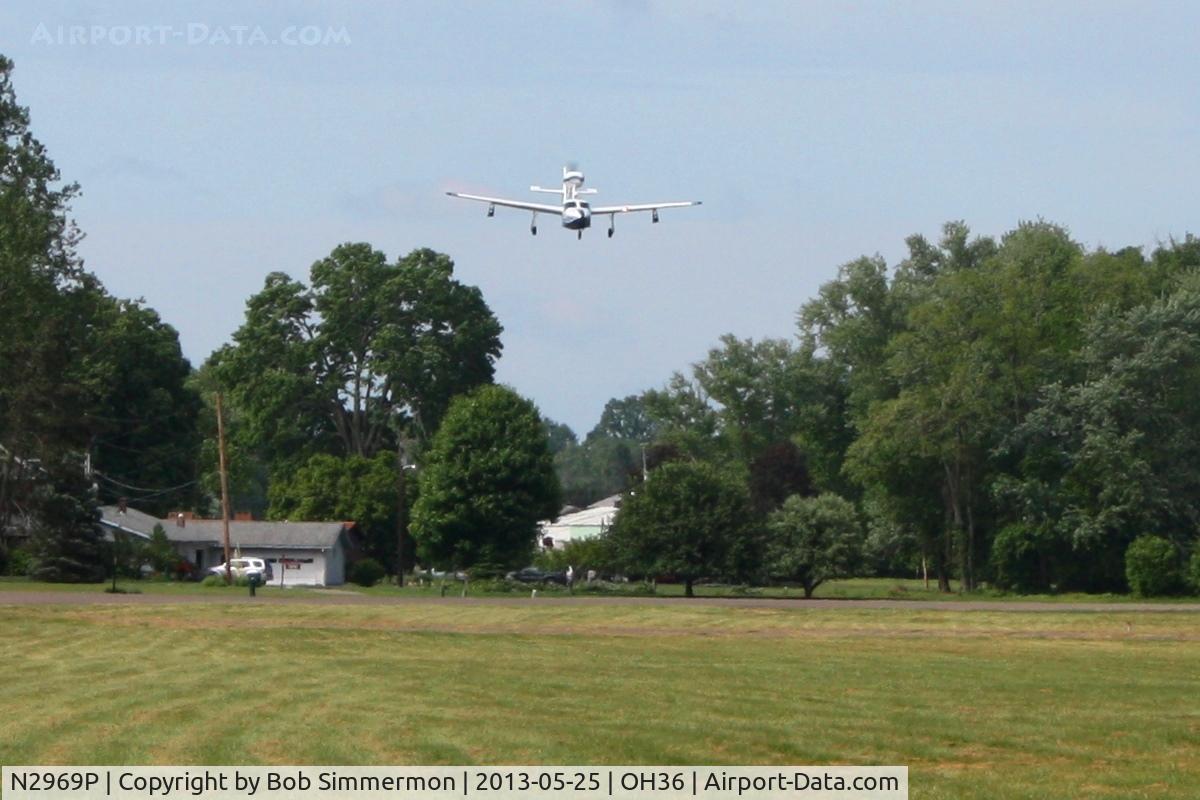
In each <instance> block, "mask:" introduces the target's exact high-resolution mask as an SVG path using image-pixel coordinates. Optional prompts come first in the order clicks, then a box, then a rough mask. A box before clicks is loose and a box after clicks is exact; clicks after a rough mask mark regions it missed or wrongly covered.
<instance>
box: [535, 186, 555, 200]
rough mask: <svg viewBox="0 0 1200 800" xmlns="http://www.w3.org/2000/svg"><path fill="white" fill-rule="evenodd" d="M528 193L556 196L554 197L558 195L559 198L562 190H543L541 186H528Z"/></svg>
mask: <svg viewBox="0 0 1200 800" xmlns="http://www.w3.org/2000/svg"><path fill="white" fill-rule="evenodd" d="M529 191H531V192H545V193H546V194H556V195H558V196H559V197H561V196H562V193H563V190H562V189H543V188H542V187H541V186H530V187H529Z"/></svg>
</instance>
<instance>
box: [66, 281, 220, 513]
mask: <svg viewBox="0 0 1200 800" xmlns="http://www.w3.org/2000/svg"><path fill="white" fill-rule="evenodd" d="M93 336H94V339H95V342H94V354H93V355H92V356H91V357H90V358H89V359H88V363H87V373H88V374H87V380H88V385H90V386H93V387H95V389H94V391H93V395H94V397H95V400H94V402H92V403H90V404H89V410H88V412H87V422H88V427H89V429H90V440H89V443H88V444H89V449H90V450H91V452H92V466H93V467H94V469H95V470H96V473H97V480H98V483H99V484H100V485H101V492H102V496H103V497H104V498H105V499H107V500H109V501H113V500H116V499H118V498H121V497H124V498H126V500H127V501H128V502H129V503H130V504H131V505H136V506H137V507H138V508H140V509H141V510H143V511H147V512H150V513H154V514H157V515H159V516H165V515H166V513H167V512H168V511H169V510H170V509H172V508H185V507H188V506H190V505H191V504H192V501H193V500H194V498H196V497H197V494H198V493H197V491H196V489H195V484H194V481H193V479H194V478H195V476H196V467H197V464H196V459H197V455H198V451H199V445H200V440H199V428H198V424H199V416H200V411H201V401H200V398H199V397H198V396H197V394H196V392H195V391H194V390H193V389H192V387H191V386H190V385H189V382H188V379H189V376H190V374H191V365H190V364H189V363H188V360H187V359H186V358H184V357H183V353H182V351H181V350H180V347H179V335H178V334H177V333H176V332H175V329H174V328H172V327H171V326H170V325H167V324H165V323H163V322H162V320H161V319H160V318H159V316H158V314H157V313H156V312H155V311H153V310H152V309H149V308H146V307H145V306H143V305H142V304H141V303H140V302H133V301H124V300H114V299H111V298H108V297H105V298H104V299H103V301H102V302H101V303H100V304H99V316H98V319H97V325H96V327H95V329H94V334H93Z"/></svg>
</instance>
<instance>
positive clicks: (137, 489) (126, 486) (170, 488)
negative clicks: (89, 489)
mask: <svg viewBox="0 0 1200 800" xmlns="http://www.w3.org/2000/svg"><path fill="white" fill-rule="evenodd" d="M92 474H93V475H94V476H96V477H98V478H103V479H104V480H106V481H108V482H109V483H112V484H115V485H116V486H120V487H121V488H122V489H130V490H132V491H135V492H153V493H155V494H166V493H167V492H174V491H177V490H179V489H186V488H187V487H189V486H194V485H195V484H197V483H199V482H200V481H198V480H191V481H188V482H187V483H181V484H179V485H178V486H168V487H167V488H166V489H159V488H158V487H151V486H134V485H133V484H130V483H123V482H121V481H119V480H117V479H116V478H110V477H109V476H107V475H105V474H104V473H103V472H93V473H92Z"/></svg>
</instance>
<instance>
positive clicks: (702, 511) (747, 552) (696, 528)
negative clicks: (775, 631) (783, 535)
mask: <svg viewBox="0 0 1200 800" xmlns="http://www.w3.org/2000/svg"><path fill="white" fill-rule="evenodd" d="M751 516H752V515H751V510H750V497H749V495H748V493H747V492H746V488H745V486H744V484H742V483H741V482H740V481H736V480H734V479H732V478H730V477H728V476H726V475H724V474H722V473H721V472H719V471H718V470H717V469H716V468H715V467H712V466H710V465H708V464H703V463H691V462H672V463H668V464H664V465H662V466H661V467H659V468H658V469H656V470H655V471H654V472H653V473H652V474H651V475H650V477H649V478H648V479H647V480H646V481H645V483H643V484H642V485H641V486H640V487H639V489H638V491H636V492H633V493H631V494H630V495H629V496H628V497H626V498H625V500H624V501H623V502H622V503H621V507H620V509H619V510H618V511H617V516H616V519H615V520H614V522H613V527H612V530H611V532H610V534H609V535H610V536H611V537H612V542H613V546H614V547H615V549H616V551H617V553H618V554H619V557H620V559H621V560H622V561H623V562H624V563H625V564H626V566H627V568H628V569H630V570H631V571H633V572H634V573H637V574H642V575H648V576H671V577H674V578H677V579H679V580H682V581H683V583H684V592H685V594H686V595H687V596H688V597H692V596H693V591H692V587H693V584H694V583H695V582H696V581H697V580H699V579H700V578H704V577H728V576H734V577H736V576H740V575H744V574H746V573H747V572H748V571H749V570H750V569H752V565H753V564H754V563H755V562H756V561H757V544H758V543H757V540H756V538H755V536H754V535H753V534H754V531H753V529H752V528H751V527H750V522H749V520H750V519H751Z"/></svg>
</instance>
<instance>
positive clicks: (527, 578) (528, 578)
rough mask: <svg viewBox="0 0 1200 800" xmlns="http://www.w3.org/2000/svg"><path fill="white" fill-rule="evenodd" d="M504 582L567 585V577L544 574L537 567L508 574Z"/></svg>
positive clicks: (558, 573)
mask: <svg viewBox="0 0 1200 800" xmlns="http://www.w3.org/2000/svg"><path fill="white" fill-rule="evenodd" d="M504 577H505V579H506V580H510V581H517V582H519V583H561V584H562V585H563V586H566V585H567V575H566V573H565V572H546V571H544V570H540V569H538V568H537V567H526V568H525V569H520V570H517V571H516V572H510V573H508V574H507V575H505V576H504Z"/></svg>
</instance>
